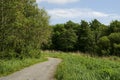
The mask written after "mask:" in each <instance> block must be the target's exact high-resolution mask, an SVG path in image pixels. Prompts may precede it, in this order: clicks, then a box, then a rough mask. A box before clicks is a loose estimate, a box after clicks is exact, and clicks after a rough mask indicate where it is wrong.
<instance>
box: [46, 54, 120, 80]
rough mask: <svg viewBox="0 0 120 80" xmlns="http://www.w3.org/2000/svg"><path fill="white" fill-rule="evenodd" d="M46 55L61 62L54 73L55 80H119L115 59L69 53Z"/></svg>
mask: <svg viewBox="0 0 120 80" xmlns="http://www.w3.org/2000/svg"><path fill="white" fill-rule="evenodd" d="M47 55H49V56H51V57H57V58H62V60H63V61H62V63H61V64H60V65H59V66H58V69H57V72H56V76H55V77H56V79H57V80H120V63H119V58H117V57H109V58H102V59H101V58H97V57H96V58H93V57H90V56H85V55H78V54H70V53H68V54H65V53H55V54H53V53H52V54H50V53H48V54H47ZM110 59H111V60H110Z"/></svg>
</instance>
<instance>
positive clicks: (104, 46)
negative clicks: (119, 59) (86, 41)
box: [98, 36, 111, 56]
mask: <svg viewBox="0 0 120 80" xmlns="http://www.w3.org/2000/svg"><path fill="white" fill-rule="evenodd" d="M98 47H99V50H98V53H99V54H98V55H105V56H106V55H109V53H110V48H111V47H110V40H109V39H108V37H107V36H103V37H101V38H100V39H99V41H98Z"/></svg>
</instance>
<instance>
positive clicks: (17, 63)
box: [0, 56, 47, 77]
mask: <svg viewBox="0 0 120 80" xmlns="http://www.w3.org/2000/svg"><path fill="white" fill-rule="evenodd" d="M46 60H47V58H45V57H42V56H41V57H39V58H24V59H16V58H13V59H10V60H8V59H6V60H5V59H3V60H0V77H2V76H6V75H9V74H11V73H14V72H16V71H19V70H21V69H23V68H25V67H29V66H31V65H33V64H36V63H39V62H43V61H46Z"/></svg>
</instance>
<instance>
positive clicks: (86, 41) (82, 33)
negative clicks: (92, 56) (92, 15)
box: [77, 20, 93, 52]
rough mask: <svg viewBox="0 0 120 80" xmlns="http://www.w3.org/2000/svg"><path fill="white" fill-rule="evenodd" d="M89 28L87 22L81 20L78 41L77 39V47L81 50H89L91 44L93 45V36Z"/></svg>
mask: <svg viewBox="0 0 120 80" xmlns="http://www.w3.org/2000/svg"><path fill="white" fill-rule="evenodd" d="M91 34H92V33H91V30H90V28H89V24H88V23H87V22H86V21H84V20H82V21H81V24H80V26H79V28H78V32H77V35H78V41H77V49H78V50H80V51H82V52H91V50H92V49H91V46H92V45H93V43H92V42H93V37H92V35H91Z"/></svg>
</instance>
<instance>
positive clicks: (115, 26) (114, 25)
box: [109, 20, 120, 33]
mask: <svg viewBox="0 0 120 80" xmlns="http://www.w3.org/2000/svg"><path fill="white" fill-rule="evenodd" d="M109 31H110V33H114V32H120V21H118V20H115V21H112V22H111V23H110V28H109Z"/></svg>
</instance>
